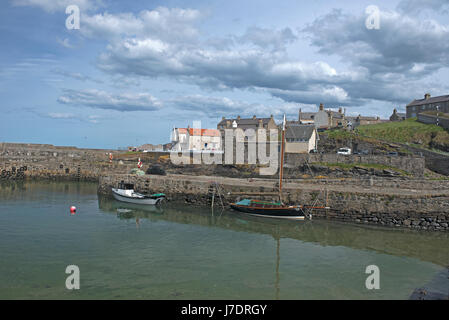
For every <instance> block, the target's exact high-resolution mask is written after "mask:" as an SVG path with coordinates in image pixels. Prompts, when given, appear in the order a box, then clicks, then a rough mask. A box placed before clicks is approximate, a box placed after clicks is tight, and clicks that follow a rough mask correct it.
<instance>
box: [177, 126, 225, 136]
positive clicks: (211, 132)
mask: <svg viewBox="0 0 449 320" xmlns="http://www.w3.org/2000/svg"><path fill="white" fill-rule="evenodd" d="M178 130H179V133H187V130H189V134H190V135H191V136H208V137H219V136H220V131H218V130H217V129H194V128H189V129H187V128H179V129H178Z"/></svg>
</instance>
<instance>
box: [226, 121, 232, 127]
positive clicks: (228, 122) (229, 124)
mask: <svg viewBox="0 0 449 320" xmlns="http://www.w3.org/2000/svg"><path fill="white" fill-rule="evenodd" d="M230 127H231V121H230V120H227V121H226V128H230Z"/></svg>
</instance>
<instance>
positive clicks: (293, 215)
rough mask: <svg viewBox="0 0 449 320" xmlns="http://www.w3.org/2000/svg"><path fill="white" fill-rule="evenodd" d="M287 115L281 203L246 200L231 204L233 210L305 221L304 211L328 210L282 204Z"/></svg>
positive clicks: (283, 132) (281, 173) (280, 179)
mask: <svg viewBox="0 0 449 320" xmlns="http://www.w3.org/2000/svg"><path fill="white" fill-rule="evenodd" d="M285 124H286V121H285V115H284V124H283V126H282V137H281V164H280V170H279V199H280V201H279V202H271V201H262V200H254V199H244V200H242V201H240V202H237V203H231V204H230V206H231V208H232V209H234V210H236V211H240V212H244V213H248V214H251V215H254V216H261V217H268V218H283V219H294V220H304V218H305V216H306V214H305V212H304V210H308V209H327V207H318V206H308V205H296V206H288V205H285V204H284V203H283V202H282V176H283V172H284V152H285Z"/></svg>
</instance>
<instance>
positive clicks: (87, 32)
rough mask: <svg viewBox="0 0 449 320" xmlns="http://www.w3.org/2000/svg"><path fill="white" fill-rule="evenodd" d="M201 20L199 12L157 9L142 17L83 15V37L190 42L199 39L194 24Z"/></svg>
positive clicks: (146, 12) (123, 14)
mask: <svg viewBox="0 0 449 320" xmlns="http://www.w3.org/2000/svg"><path fill="white" fill-rule="evenodd" d="M201 17H202V15H201V13H200V12H199V11H198V10H194V9H181V8H165V7H158V8H156V9H154V10H143V11H141V12H140V13H139V14H137V15H134V14H132V13H120V14H109V13H107V12H105V13H102V14H95V15H88V14H87V15H83V16H82V22H83V28H81V29H80V31H81V32H82V34H83V35H84V36H86V37H90V38H101V39H109V40H114V39H115V40H117V39H121V38H123V37H131V38H134V37H138V38H154V37H156V38H157V39H161V40H162V39H163V40H167V41H168V40H170V41H176V42H185V43H187V42H190V41H192V40H195V39H196V37H197V36H198V30H197V28H196V27H195V24H196V23H197V22H199V20H200V18H201Z"/></svg>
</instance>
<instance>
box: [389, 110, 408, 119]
mask: <svg viewBox="0 0 449 320" xmlns="http://www.w3.org/2000/svg"><path fill="white" fill-rule="evenodd" d="M405 118H406V113H402V112H398V111H397V110H396V109H394V110H393V114H392V115H391V116H390V121H403V120H405Z"/></svg>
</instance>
